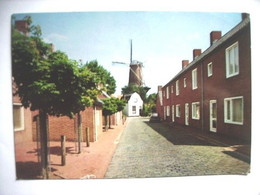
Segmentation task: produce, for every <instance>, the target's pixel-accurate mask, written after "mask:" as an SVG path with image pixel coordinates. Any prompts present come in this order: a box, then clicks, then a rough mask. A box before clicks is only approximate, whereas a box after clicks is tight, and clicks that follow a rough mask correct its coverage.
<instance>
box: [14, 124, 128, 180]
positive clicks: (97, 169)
mask: <svg viewBox="0 0 260 195" xmlns="http://www.w3.org/2000/svg"><path fill="white" fill-rule="evenodd" d="M126 124H127V121H126V122H125V124H124V125H118V126H112V129H109V130H108V131H107V132H103V133H102V134H101V135H100V136H99V137H98V141H96V142H90V147H86V143H85V142H82V143H81V147H82V148H81V153H80V154H78V152H77V143H75V142H66V152H67V155H66V165H65V166H61V143H60V142H50V168H51V173H50V179H88V178H103V177H104V175H105V173H106V170H107V168H108V166H109V163H110V161H111V158H112V156H113V154H114V151H115V149H116V146H117V143H118V141H119V138H120V136H121V133H122V131H123V130H124V128H125V126H126ZM16 166H17V178H18V179H41V176H40V170H41V168H40V163H39V161H38V156H37V143H36V142H32V143H26V144H17V145H16Z"/></svg>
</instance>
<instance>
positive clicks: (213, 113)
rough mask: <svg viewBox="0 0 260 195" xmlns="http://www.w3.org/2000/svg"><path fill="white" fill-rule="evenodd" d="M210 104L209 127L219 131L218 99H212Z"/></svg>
mask: <svg viewBox="0 0 260 195" xmlns="http://www.w3.org/2000/svg"><path fill="white" fill-rule="evenodd" d="M209 104H210V105H209V114H210V117H209V129H210V131H211V132H217V100H210V102H209Z"/></svg>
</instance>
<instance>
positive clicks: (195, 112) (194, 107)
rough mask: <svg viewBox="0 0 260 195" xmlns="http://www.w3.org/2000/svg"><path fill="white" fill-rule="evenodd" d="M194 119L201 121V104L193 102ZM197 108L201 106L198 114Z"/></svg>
mask: <svg viewBox="0 0 260 195" xmlns="http://www.w3.org/2000/svg"><path fill="white" fill-rule="evenodd" d="M191 105H192V106H191V108H192V119H195V120H199V119H200V102H192V104H191ZM197 106H199V112H197Z"/></svg>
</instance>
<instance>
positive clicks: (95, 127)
mask: <svg viewBox="0 0 260 195" xmlns="http://www.w3.org/2000/svg"><path fill="white" fill-rule="evenodd" d="M96 112H97V108H96V106H94V117H93V118H94V127H93V129H94V130H95V131H94V133H95V141H97V121H96Z"/></svg>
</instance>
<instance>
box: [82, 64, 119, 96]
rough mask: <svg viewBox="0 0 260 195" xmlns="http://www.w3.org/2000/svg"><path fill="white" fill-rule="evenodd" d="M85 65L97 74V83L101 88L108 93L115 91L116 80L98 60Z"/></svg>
mask: <svg viewBox="0 0 260 195" xmlns="http://www.w3.org/2000/svg"><path fill="white" fill-rule="evenodd" d="M85 67H86V68H88V69H89V70H90V71H92V72H94V73H95V74H96V79H97V80H96V83H98V84H99V87H101V88H100V90H104V91H106V92H107V94H108V95H111V94H113V93H115V91H116V81H115V79H114V77H113V76H112V75H111V74H110V72H108V71H107V70H106V69H105V68H104V67H103V66H101V65H99V64H98V62H97V61H96V60H94V61H91V62H88V63H86V65H85Z"/></svg>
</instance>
